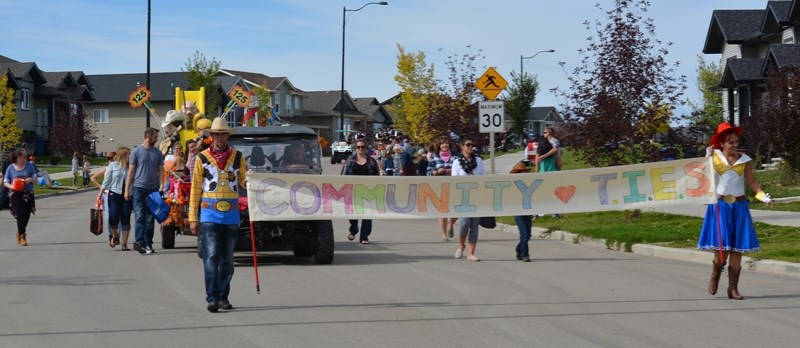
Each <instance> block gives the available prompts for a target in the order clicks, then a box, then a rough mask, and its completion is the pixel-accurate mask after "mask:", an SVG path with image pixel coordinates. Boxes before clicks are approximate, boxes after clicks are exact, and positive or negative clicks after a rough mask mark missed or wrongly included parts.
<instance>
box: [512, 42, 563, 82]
mask: <svg viewBox="0 0 800 348" xmlns="http://www.w3.org/2000/svg"><path fill="white" fill-rule="evenodd" d="M555 51H556V50H554V49H549V50H543V51H539V52H536V53H535V54H534V55H532V56H530V57H523V56H522V55H521V54H520V55H519V77H520V78H522V76H523V74H522V61H523V60H525V59H533V57H536V56H537V55H539V53H542V52H547V53H553V52H555Z"/></svg>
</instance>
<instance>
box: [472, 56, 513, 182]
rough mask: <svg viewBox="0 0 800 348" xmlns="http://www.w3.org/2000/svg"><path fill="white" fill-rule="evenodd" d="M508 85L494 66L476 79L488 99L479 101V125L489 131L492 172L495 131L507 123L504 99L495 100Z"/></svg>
mask: <svg viewBox="0 0 800 348" xmlns="http://www.w3.org/2000/svg"><path fill="white" fill-rule="evenodd" d="M507 85H508V81H506V79H504V78H503V76H501V75H500V73H498V72H497V70H495V69H494V68H491V67H490V68H489V69H486V72H485V73H483V75H481V77H479V78H478V81H475V87H477V88H478V89H479V90H481V92H483V95H485V96H486V99H488V100H489V101H482V102H479V103H478V126H479V131H480V133H489V159H490V160H489V161H490V162H491V167H490V168H491V172H492V174H494V173H495V170H494V133H496V132H502V131H503V125H504V124H505V120H504V117H505V104H504V103H503V102H502V101H494V98H497V95H498V94H500V92H502V91H503V89H505V88H506V86H507Z"/></svg>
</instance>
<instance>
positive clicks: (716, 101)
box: [689, 55, 724, 134]
mask: <svg viewBox="0 0 800 348" xmlns="http://www.w3.org/2000/svg"><path fill="white" fill-rule="evenodd" d="M697 64H698V66H697V88H698V89H699V90H700V93H701V94H702V96H703V100H702V103H703V104H702V108H700V107H698V105H694V104H692V106H693V109H695V110H697V111H700V113H698V114H696V115H693V116H692V117H691V118H690V119H689V120H690V121H691V122H692V124H696V125H698V126H699V127H702V128H705V130H706V131H707V133H706V134H711V133H713V132H714V130H715V129H716V127H717V125H718V124H719V123H720V122H722V120H723V112H724V111H723V108H722V93H720V91H718V90H717V89H715V87H716V86H717V85H719V82H720V81H722V73H723V71H722V67H721V66H719V65H718V64H716V63H714V62H711V63H708V64H706V61H705V59H703V56H702V55H698V56H697Z"/></svg>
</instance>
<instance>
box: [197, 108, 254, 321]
mask: <svg viewBox="0 0 800 348" xmlns="http://www.w3.org/2000/svg"><path fill="white" fill-rule="evenodd" d="M209 132H210V133H211V138H212V139H213V142H212V145H211V147H210V148H208V149H206V150H205V151H203V152H201V153H199V154H197V156H195V160H194V169H193V171H192V190H191V194H190V196H189V228H190V229H191V230H192V234H195V235H196V234H198V232H199V235H200V245H201V248H202V252H203V267H204V274H205V287H206V302H207V306H206V309H207V310H208V311H209V312H212V313H216V312H217V311H219V309H220V308H221V309H225V310H230V309H233V305H231V303H230V301H228V295H229V294H230V286H231V279H233V251H234V248H235V246H236V238H237V237H238V228H239V207H238V202H239V192H240V190H242V189H245V188H246V187H247V181H246V178H245V173H246V171H247V167H246V165H245V162H244V157H243V156H242V153H241V152H239V151H238V150H236V149H234V148H233V147H231V146H230V145H228V137H229V136H230V134H231V132H232V130H231V129H230V128H228V123H227V122H226V121H225V119H224V118H220V117H217V118H215V119H214V122H213V123H212V124H211V128H210V129H209Z"/></svg>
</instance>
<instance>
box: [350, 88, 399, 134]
mask: <svg viewBox="0 0 800 348" xmlns="http://www.w3.org/2000/svg"><path fill="white" fill-rule="evenodd" d="M353 102H354V103H355V104H356V107H357V108H358V110H359V111H361V113H362V114H364V115H365V116H364V118H362V119H360V120H355V121H353V128H354V129H363V130H364V133H365V134H366V135H367V136H368V137H369V138H372V137H373V136H374V135H375V133H376V132H377V131H378V130H379V129H381V128H386V127H391V125H392V123H393V122H392V117H391V115H390V114H389V111H388V110H386V108H385V107H384V106H383V104H381V102H379V101H378V99H377V98H375V97H366V98H354V99H353Z"/></svg>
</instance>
